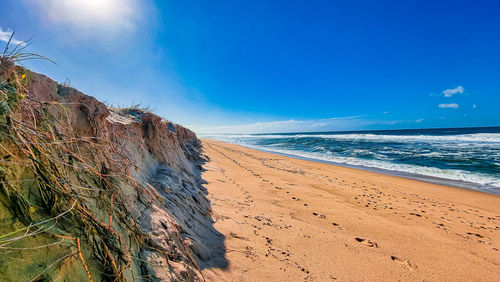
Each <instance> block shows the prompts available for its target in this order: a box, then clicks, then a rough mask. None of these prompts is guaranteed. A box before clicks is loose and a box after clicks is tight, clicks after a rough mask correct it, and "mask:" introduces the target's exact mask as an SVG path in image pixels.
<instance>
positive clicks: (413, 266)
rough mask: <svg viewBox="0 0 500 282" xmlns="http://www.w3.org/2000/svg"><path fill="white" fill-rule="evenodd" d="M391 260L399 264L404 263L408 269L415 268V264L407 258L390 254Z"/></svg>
mask: <svg viewBox="0 0 500 282" xmlns="http://www.w3.org/2000/svg"><path fill="white" fill-rule="evenodd" d="M391 259H392V261H395V262H399V263H400V264H402V265H404V266H405V267H406V268H408V269H409V270H413V269H414V268H417V266H416V265H412V264H411V263H410V261H409V260H407V259H405V258H400V257H397V256H391Z"/></svg>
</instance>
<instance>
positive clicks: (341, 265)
mask: <svg viewBox="0 0 500 282" xmlns="http://www.w3.org/2000/svg"><path fill="white" fill-rule="evenodd" d="M203 146H204V152H205V154H206V155H207V156H208V157H209V159H210V160H209V161H208V162H207V163H206V164H205V165H204V168H205V170H206V171H204V172H203V178H204V179H205V180H206V181H207V182H208V183H207V184H206V185H205V187H206V188H207V189H208V197H209V198H210V200H211V201H212V209H213V213H212V216H213V218H214V220H215V221H216V222H215V225H214V226H215V228H216V229H217V230H218V231H219V232H221V233H222V234H224V236H225V237H226V238H225V248H226V250H225V251H226V258H227V260H228V261H229V267H228V268H227V269H220V268H207V269H204V270H203V275H204V276H205V278H206V279H207V280H210V281H263V280H268V281H305V280H315V281H330V280H331V281H335V280H338V281H346V280H358V281H359V280H362V281H374V280H377V281H381V280H386V281H387V280H389V281H394V280H403V281H423V280H426V281H466V280H467V281H470V280H474V281H500V196H498V195H492V194H486V193H482V192H476V191H471V190H466V189H459V188H453V187H447V186H442V185H436V184H430V183H425V182H420V181H417V180H411V179H406V178H400V177H396V176H389V175H382V174H377V173H373V172H368V171H362V170H357V169H353V168H346V167H340V166H335V165H330V164H323V163H316V162H311V161H306V160H299V159H293V158H289V157H285V156H280V155H275V154H270V153H265V152H260V151H256V150H252V149H248V148H244V147H241V146H237V145H233V144H227V143H223V142H218V141H213V140H207V139H204V140H203Z"/></svg>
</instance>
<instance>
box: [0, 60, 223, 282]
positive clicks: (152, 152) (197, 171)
mask: <svg viewBox="0 0 500 282" xmlns="http://www.w3.org/2000/svg"><path fill="white" fill-rule="evenodd" d="M0 83H1V85H0V91H1V93H0V94H1V96H2V97H1V102H0V103H1V105H0V106H1V107H0V108H1V116H0V135H1V142H0V145H1V146H0V178H1V179H0V186H1V187H0V253H1V255H0V276H1V277H2V280H7V281H8V280H11V281H23V280H35V281H39V280H53V279H56V278H58V279H62V280H72V281H85V280H88V279H92V280H93V281H101V280H128V281H141V280H152V281H158V280H161V281H165V280H195V281H196V280H203V277H202V275H201V271H200V269H202V268H205V267H220V268H224V267H226V266H227V261H226V260H225V257H224V247H223V246H224V236H222V235H221V234H220V233H218V232H217V231H216V230H215V229H214V228H213V227H212V223H213V221H212V218H211V216H210V203H209V201H208V200H207V198H206V191H205V189H204V188H203V186H202V184H203V181H202V179H201V176H200V175H201V165H202V164H203V162H204V159H203V156H202V155H201V143H200V141H199V140H198V139H197V138H196V135H195V134H194V133H193V132H191V131H190V130H188V129H186V128H184V127H182V126H179V125H176V124H172V123H170V122H168V121H164V120H162V119H161V118H160V117H158V116H156V115H154V114H152V113H149V112H145V111H141V110H137V109H128V110H125V109H121V110H118V109H109V108H107V107H106V105H104V104H103V103H101V102H99V101H98V100H96V99H95V98H93V97H91V96H88V95H85V94H83V93H81V92H79V91H77V90H75V89H73V88H71V87H68V86H65V85H61V84H58V83H57V82H55V81H53V80H51V79H50V78H48V77H46V76H44V75H41V74H37V73H34V72H30V71H28V70H25V69H22V68H19V67H15V66H13V65H12V64H8V63H6V62H3V63H2V65H1V66H0Z"/></svg>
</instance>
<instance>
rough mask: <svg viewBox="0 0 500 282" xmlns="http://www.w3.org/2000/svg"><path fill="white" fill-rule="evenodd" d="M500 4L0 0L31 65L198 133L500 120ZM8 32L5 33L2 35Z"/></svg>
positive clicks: (5, 25) (3, 18) (0, 15)
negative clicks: (33, 58)
mask: <svg viewBox="0 0 500 282" xmlns="http://www.w3.org/2000/svg"><path fill="white" fill-rule="evenodd" d="M499 14H500V2H498V1H255V0H253V1H190V0H183V1H157V2H156V3H154V2H152V1H133V0H73V1H65V0H15V1H14V0H3V1H2V5H0V27H1V30H0V40H2V39H5V37H6V36H8V35H9V33H10V32H11V31H12V30H15V31H16V33H15V38H16V39H17V40H25V39H27V38H29V37H30V36H32V35H34V38H33V43H32V45H31V46H30V50H31V51H36V52H38V53H40V54H43V55H45V56H47V57H50V58H51V59H53V60H55V61H56V62H57V63H58V64H57V65H53V64H50V63H48V62H30V63H29V64H28V65H29V67H31V68H32V69H34V70H35V71H38V72H42V73H44V74H47V75H49V76H50V77H52V78H53V79H55V80H58V81H60V82H63V81H65V80H66V79H69V80H70V83H71V85H72V86H74V87H75V88H77V89H79V90H81V91H83V92H85V93H87V94H89V95H92V96H95V97H97V98H98V99H100V100H104V101H108V102H109V103H112V104H115V105H131V104H135V103H142V104H144V105H149V106H150V107H151V108H152V109H153V110H154V111H155V112H156V113H158V114H160V115H162V116H164V117H166V118H168V119H170V120H172V121H174V122H178V123H181V124H183V125H186V126H188V127H190V128H192V129H194V130H195V131H197V132H198V133H214V132H230V133H255V132H290V131H325V130H358V129H392V128H429V127H461V126H497V125H500V110H498V108H499V105H500V17H499V16H498V15H499ZM0 43H3V42H0Z"/></svg>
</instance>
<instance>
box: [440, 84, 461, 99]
mask: <svg viewBox="0 0 500 282" xmlns="http://www.w3.org/2000/svg"><path fill="white" fill-rule="evenodd" d="M464 91H465V89H464V88H463V86H462V85H459V86H457V87H456V88H453V89H446V90H444V91H443V94H444V97H448V98H449V97H453V95H456V94H463V93H464Z"/></svg>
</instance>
